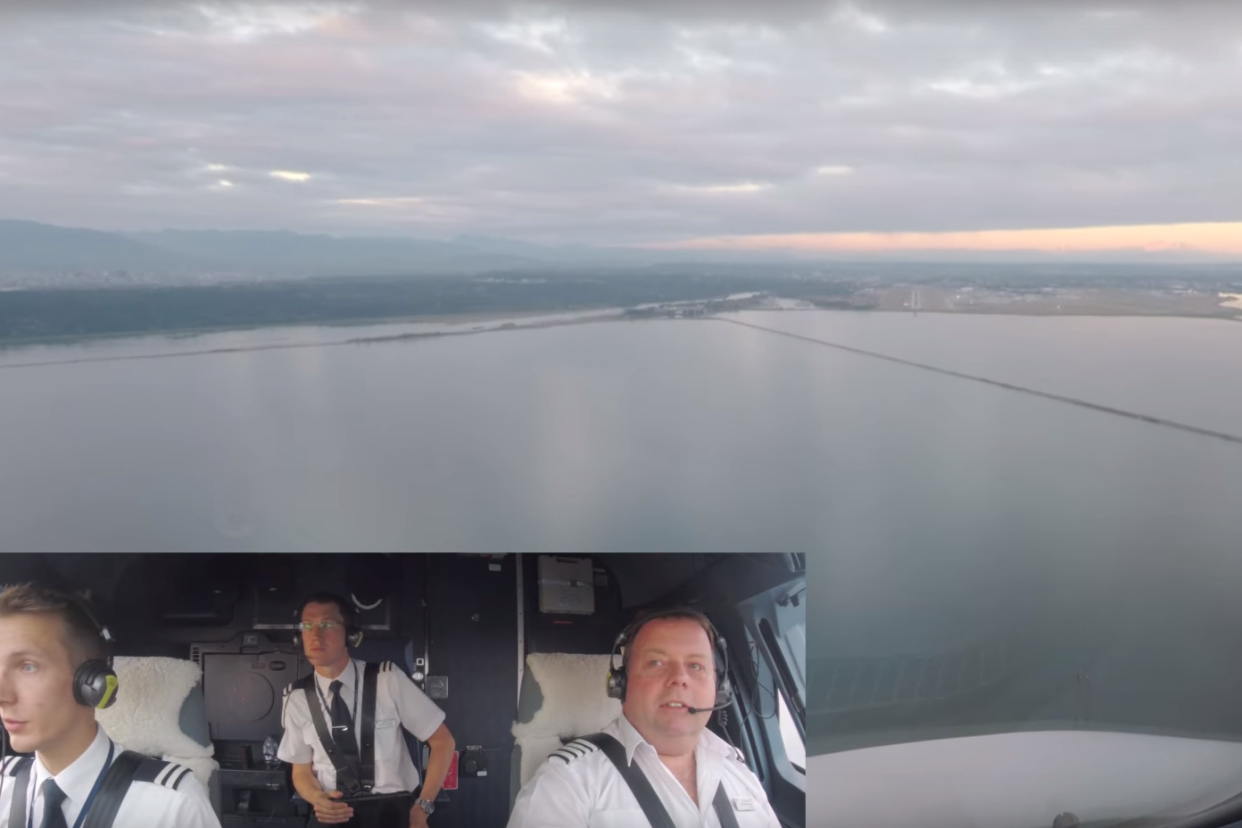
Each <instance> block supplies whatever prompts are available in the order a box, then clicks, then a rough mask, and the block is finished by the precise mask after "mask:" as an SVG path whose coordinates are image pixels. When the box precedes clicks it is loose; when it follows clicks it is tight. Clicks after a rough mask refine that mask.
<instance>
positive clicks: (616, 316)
mask: <svg viewBox="0 0 1242 828" xmlns="http://www.w3.org/2000/svg"><path fill="white" fill-rule="evenodd" d="M543 315H544V314H530V315H529V316H543ZM500 318H502V319H512V318H513V317H511V316H503V317H500ZM626 321H633V320H628V319H626V318H625V316H624V312H623V311H617V312H616V313H609V314H598V315H595V316H590V317H587V318H576V319H563V320H544V321H542V322H535V323H533V324H525V325H524V324H520V323H513V324H506V325H502V326H500V327H494V328H482V329H470V330H464V331H422V332H419V331H411V332H409V333H403V334H392V335H388V336H366V337H355V338H353V339H344V340H332V341H325V342H273V343H269V344H266V345H239V346H236V347H221V348H203V349H201V350H197V351H165V352H163V353H156V354H129V355H123V356H122V355H118V356H98V357H79V358H77V359H48V360H39V361H37V362H13V363H7V364H5V363H3V362H0V370H7V369H15V368H50V367H52V366H55V365H82V364H86V363H96V362H136V361H139V360H148V359H172V358H175V357H190V356H209V355H212V354H241V353H253V352H258V351H293V350H300V349H306V348H340V347H344V346H347V345H382V344H393V343H398V342H412V341H416V340H420V339H443V338H445V337H457V336H480V335H483V334H489V333H507V332H512V331H537V330H545V329H549V328H564V327H569V326H571V325H590V324H596V323H600V322H626ZM266 327H268V326H264V328H266ZM316 327H318V326H316ZM235 330H237V329H233V328H230V329H228V330H227V331H221V333H231V332H233V331H235ZM244 330H251V329H244ZM260 330H261V329H260ZM93 339H95V338H94V337H92V340H93Z"/></svg>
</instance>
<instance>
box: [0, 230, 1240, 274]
mask: <svg viewBox="0 0 1242 828" xmlns="http://www.w3.org/2000/svg"><path fill="white" fill-rule="evenodd" d="M844 261H853V262H875V263H881V262H893V263H897V262H905V263H915V262H920V261H921V262H927V263H933V262H953V261H960V262H996V263H1015V264H1016V263H1051V262H1081V263H1084V264H1086V263H1126V262H1133V263H1147V264H1170V265H1173V264H1213V263H1227V262H1229V261H1230V260H1229V259H1227V258H1225V257H1221V256H1215V255H1212V254H1207V253H1203V252H1201V251H1195V250H1167V251H1155V252H1149V251H1143V250H1118V251H1107V252H1101V253H1078V254H1053V253H1047V252H1041V251H1000V252H980V251H968V250H960V251H944V250H938V251H893V252H890V253H884V254H865V253H848V254H847V253H835V254H827V253H817V254H809V253H801V254H796V253H794V252H792V251H729V250H643V249H636V248H622V247H613V248H608V247H589V246H584V245H567V246H556V247H553V246H543V245H537V244H529V243H525V242H518V241H511V240H507V239H495V238H488V237H485V236H459V237H457V238H455V239H453V240H451V241H432V240H420V239H405V238H385V237H373V238H365V237H340V236H328V235H309V234H302V233H292V232H285V231H277V232H266V231H262V232H260V231H255V232H244V231H213V230H207V231H183V230H165V231H161V232H147V233H128V234H120V233H106V232H99V231H95V230H84V229H78V228H68V227H58V226H53V225H48V224H39V223H36V222H30V221H11V220H0V273H41V272H56V273H64V272H67V271H82V272H91V273H98V272H102V271H131V272H141V273H154V274H162V275H165V276H176V275H187V276H190V275H202V274H230V273H237V274H249V275H265V276H287V277H300V276H380V275H454V274H477V273H483V272H488V271H498V270H524V269H531V268H537V267H548V266H552V267H574V266H608V267H611V266H643V265H657V264H668V265H673V264H680V265H687V264H697V263H712V264H727V265H743V264H748V263H752V264H758V263H766V264H769V265H781V264H791V265H792V264H800V265H802V266H806V265H808V264H811V263H814V262H823V263H825V264H829V263H832V262H844ZM1235 261H1236V260H1235Z"/></svg>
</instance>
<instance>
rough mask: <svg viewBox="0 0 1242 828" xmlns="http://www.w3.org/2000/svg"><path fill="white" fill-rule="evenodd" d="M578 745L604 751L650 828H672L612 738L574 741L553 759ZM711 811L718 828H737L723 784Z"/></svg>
mask: <svg viewBox="0 0 1242 828" xmlns="http://www.w3.org/2000/svg"><path fill="white" fill-rule="evenodd" d="M581 744H585V745H589V746H591V747H592V748H593V749H594V748H597V749H599V750H602V751H604V755H605V756H607V757H608V758H609V759H610V760H611V761H612V764H613V765H615V766H616V768H617V770H618V771H619V772H620V773H621V778H622V779H624V780H625V783H626V784H627V785H629V786H630V791H631V792H633V794H634V798H635V799H637V800H638V804H639V806H640V807H641V808H642V809H643V813H644V814H646V816H647V821H648V822H650V823H651V826H652V828H673V820H672V817H670V816H669V815H668V810H667V809H666V808H665V807H664V803H662V802H660V797H659V795H658V794H657V793H656V792H655V789H654V788H652V787H651V782H650V781H649V780H648V779H647V775H646V774H644V773H643V771H642V768H640V767H639V766H638V764H637V763H631V764H626V761H625V748H624V747H622V746H621V743H620V742H618V741H617V740H616V739H614V738H613V737H612V736H609V735H608V734H607V733H592V734H591V735H590V736H583V737H582V738H581V739H575V740H574V741H573V742H570V743H569V744H568V745H566V746H565V747H563V748H561V750H559V751H556V753H554V754H552V755H553V756H557V754H560V753H561V752H562V751H568V750H570V749H571V748H574V747H576V746H578V745H581ZM557 758H559V759H564V760H565V761H566V762H569V761H571V760H570V759H566V758H565V757H564V756H557ZM712 807H713V808H714V809H715V811H716V817H717V818H718V819H719V820H720V828H739V826H738V821H737V817H736V816H735V815H734V814H733V805H732V804H731V803H730V802H729V795H728V794H727V793H725V789H724V781H723V780H722V781H721V782H720V785H719V786H717V788H716V796H715V798H714V799H713V800H712Z"/></svg>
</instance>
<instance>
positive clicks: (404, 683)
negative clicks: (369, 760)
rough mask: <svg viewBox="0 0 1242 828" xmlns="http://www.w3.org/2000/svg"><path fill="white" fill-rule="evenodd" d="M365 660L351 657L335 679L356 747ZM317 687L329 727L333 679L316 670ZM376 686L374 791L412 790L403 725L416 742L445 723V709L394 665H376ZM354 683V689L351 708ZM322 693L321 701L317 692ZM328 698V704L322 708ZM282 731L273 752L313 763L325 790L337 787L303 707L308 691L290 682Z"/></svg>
mask: <svg viewBox="0 0 1242 828" xmlns="http://www.w3.org/2000/svg"><path fill="white" fill-rule="evenodd" d="M365 670H366V662H364V661H359V660H357V659H351V660H350V665H349V666H348V667H346V668H345V671H344V672H343V673H341V674H340V675H339V676H337V677H336V680H339V681H340V682H341V685H342V686H341V697H342V698H343V699H344V700H345V706H346V707H347V708H349V713H350V716H351V717H352V718H353V721H354V736H355V738H356V739H357V740H358V751H359V753H361V751H362V734H361V707H362V691H363V687H362V681H363V672H364V671H365ZM314 676H315V682H316V684H317V685H318V686H319V690H318V692H317V693H314V694H312V695H313V696H314V698H315V701H316V703H317V704H319V705H320V710H322V711H323V720H324V724H326V725H327V726H328V727H329V728H331V726H332V713H331V706H332V702H333V698H332V693H331V692H330V690H329V688H330V687H331V685H332V682H333V679H328V678H324V677H323V676H321V675H319V674H318V673H315V674H314ZM375 684H376V687H375V788H374V789H373V790H374V792H375V793H396V792H398V791H413V790H414V789H415V788H417V787H418V769H417V768H415V767H414V762H413V760H412V759H411V758H410V752H409V751H408V750H407V749H406V745H405V738H404V737H403V736H402V735H401V728H402V727H404V728H405V729H406V730H408V731H410V733H412V734H414V736H415V738H417V739H418V740H419V741H422V742H425V741H427V740H428V739H430V738H431V735H432V734H433V733H435V732H436V730H438V729H439V727H440V725H441V724H442V723H443V722H444V711H443V710H441V709H440V708H439V707H437V706H436V704H435V702H433V701H432V700H431V699H429V698H427V696H426V695H424V693H423V691H422V690H419V689H418V685H416V684H415V683H414V682H413V681H412V680H411V679H410V677H409V676H407V675H406V674H405V673H403V672H402V671H401V670H400V669H398V668H396V667H394V666H393V665H392V663H391V662H387V661H386V662H384V663H383V664H381V665H380V672H379V675H378V676H377V677H376V683H375ZM355 685H356V686H357V688H358V692H357V695H356V699H357V705H356V706H355V693H354V687H355ZM319 693H322V694H323V696H322V699H321V697H320V696H319ZM324 701H327V703H328V707H327V708H325V707H324V706H323V702H324ZM282 717H283V718H282V721H283V722H284V728H285V734H284V738H282V739H281V742H280V751H279V752H278V753H277V754H276V755H277V756H278V757H279V758H280V759H281V760H283V761H285V762H289V763H291V764H294V765H305V764H307V763H308V762H310V763H313V769H314V772H315V778H316V779H318V780H319V785H320V786H321V787H322V788H323V789H324V790H325V791H334V790H337V788H336V768H334V767H333V766H332V760H331V759H330V758H328V753H327V751H326V750H324V748H323V744H322V743H321V742H320V741H319V735H318V734H317V733H316V732H315V722H314V720H312V719H311V715H310V709H309V708H307V706H306V693H304V692H303V691H302V690H301V689H300V688H299V689H294V688H293V687H292V686H290V687H289V688H287V689H286V690H285V699H284V711H283V713H282Z"/></svg>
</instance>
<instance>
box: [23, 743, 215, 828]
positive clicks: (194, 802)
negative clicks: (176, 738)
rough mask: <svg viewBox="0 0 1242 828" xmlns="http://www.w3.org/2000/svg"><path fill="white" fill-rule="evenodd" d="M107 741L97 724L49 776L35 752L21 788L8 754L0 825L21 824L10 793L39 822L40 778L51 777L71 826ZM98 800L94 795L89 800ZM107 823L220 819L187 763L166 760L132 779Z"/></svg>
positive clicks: (207, 825)
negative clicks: (151, 776)
mask: <svg viewBox="0 0 1242 828" xmlns="http://www.w3.org/2000/svg"><path fill="white" fill-rule="evenodd" d="M111 743H112V740H111V739H109V738H108V735H107V734H106V733H104V729H103V728H102V727H100V728H99V729H98V732H97V733H96V734H95V741H93V742H91V746H90V747H88V748H87V749H86V751H85V752H84V753H83V754H82V755H81V756H79V757H78V758H77V759H76V760H75V761H74V762H73V764H71V765H70V766H69V767H67V768H65V769H64V770H62V771H61V772H60V773H58V774H56V775H55V776H52V775H51V774H50V773H48V771H47V768H45V767H43V763H42V762H40V761H39V758H38V756H37V755H36V756H35V759H34V767H33V769H32V771H31V774H30V776H31V780H30V783H29V784H28V785H27V787H26V788H25V789H23V790H21V791H17V790H14V788H15V787H16V785H15V784H14V783H15V780H14V778H13V776H12V772H13V769H14V763H15V760H16V758H17V757H9V758H8V759H7V760H6V761H5V763H4V770H3V775H4V776H3V778H4V789H3V790H2V791H0V828H26V826H25V825H16V826H10V825H9V814H10V812H11V810H12V803H13V797H14V796H23V797H26V815H27V818H30V817H33V819H31V820H30V824H31V825H39V824H40V822H41V821H42V820H43V782H44V781H45V780H47V779H55V780H56V786H57V787H59V788H60V789H61V790H62V791H64V792H65V801H64V804H62V805H61V811H62V812H63V813H64V815H65V822H66V824H68V825H70V826H72V825H73V823H74V822H75V821H76V820H77V818H78V815H79V814H80V813H81V812H82V806H83V805H85V804H86V799H87V797H88V796H90V792H91V788H93V787H94V786H95V780H96V779H98V778H99V774H100V772H101V771H102V770H103V767H104V762H105V761H106V760H107V758H108V746H109V744H111ZM124 750H125V748H124V747H123V746H122V745H119V744H118V745H116V747H115V749H114V750H113V752H112V761H113V762H115V761H116V759H117V757H118V756H120V755H121V753H123V752H124ZM174 786H175V788H174ZM32 798H33V808H32V807H31V800H32ZM98 802H99V800H98V799H96V800H95V803H96V804H97V803H98ZM92 807H94V805H92ZM112 824H113V826H114V828H171V826H174V825H175V826H177V828H220V820H219V818H218V817H217V816H216V813H215V811H214V810H213V809H212V807H211V800H210V799H209V798H208V796H207V789H206V788H205V787H204V786H203V783H202V782H199V781H198V778H197V777H195V776H194V772H193V771H191V770H190V769H189V768H187V767H184V766H183V765H175V764H171V763H170V764H169V765H168V767H167V768H166V769H165V770H164V771H163V772H162V773H160V775H159V776H158V777H156V781H154V782H140V781H138V780H135V781H134V782H133V783H132V784H131V785H130V786H129V791H127V792H126V794H125V799H124V800H123V801H122V802H121V809H120V810H119V811H118V812H117V815H116V821H115V822H113V823H112Z"/></svg>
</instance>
